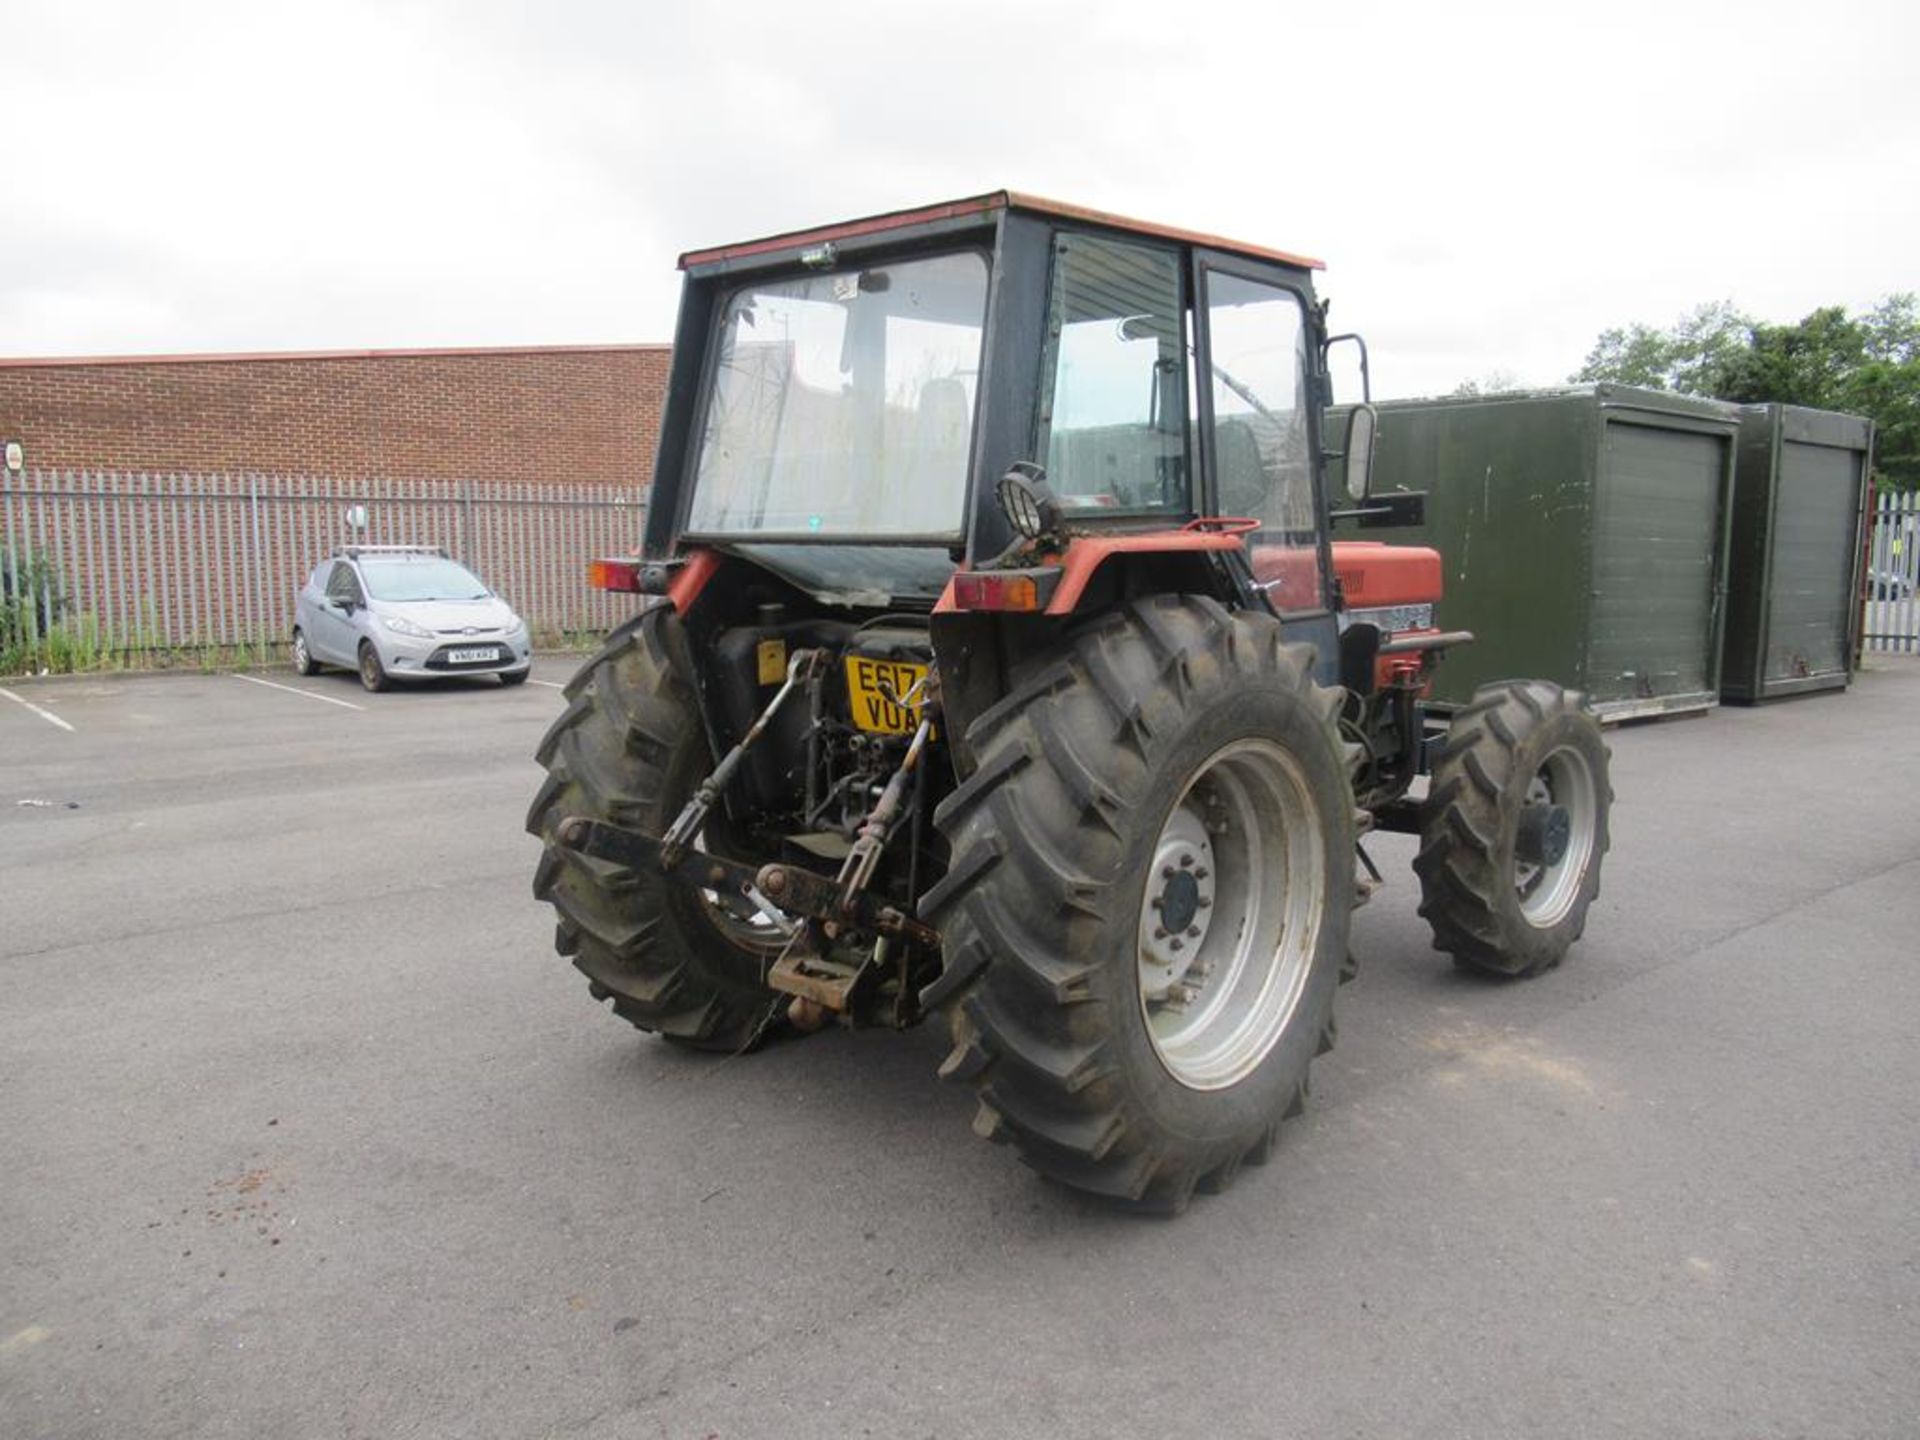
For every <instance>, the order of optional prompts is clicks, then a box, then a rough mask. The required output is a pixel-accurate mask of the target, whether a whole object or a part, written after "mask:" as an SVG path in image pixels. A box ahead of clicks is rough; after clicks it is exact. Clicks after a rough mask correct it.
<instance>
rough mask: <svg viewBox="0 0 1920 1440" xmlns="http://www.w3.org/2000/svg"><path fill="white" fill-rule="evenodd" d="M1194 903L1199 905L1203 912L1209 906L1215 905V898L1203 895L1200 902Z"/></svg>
mask: <svg viewBox="0 0 1920 1440" xmlns="http://www.w3.org/2000/svg"><path fill="white" fill-rule="evenodd" d="M1193 903H1194V904H1196V905H1198V906H1199V907H1200V908H1201V909H1202V910H1204V909H1206V908H1207V907H1208V906H1209V905H1211V904H1213V896H1211V895H1202V896H1201V897H1200V898H1199V899H1198V900H1196V901H1194V902H1193Z"/></svg>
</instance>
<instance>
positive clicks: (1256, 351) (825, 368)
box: [640, 193, 1370, 678]
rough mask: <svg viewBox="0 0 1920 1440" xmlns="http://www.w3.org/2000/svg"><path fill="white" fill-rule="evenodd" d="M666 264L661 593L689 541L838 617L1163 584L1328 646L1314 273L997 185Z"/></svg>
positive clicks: (1066, 599) (651, 544)
mask: <svg viewBox="0 0 1920 1440" xmlns="http://www.w3.org/2000/svg"><path fill="white" fill-rule="evenodd" d="M681 265H682V268H683V270H684V271H685V273H686V285H685V293H684V298H683V302H682V307H681V314H680V319H679V323H678V327H677V330H676V335H675V350H674V369H673V376H672V380H671V382H670V386H669V393H668V399H667V406H666V412H665V416H664V420H663V426H662V435H661V445H660V450H659V458H658V463H657V472H656V479H655V484H654V489H653V497H652V504H651V507H650V509H649V513H648V520H647V530H646V545H645V559H646V561H647V565H646V567H644V568H643V569H642V570H641V571H640V574H641V575H643V576H647V577H650V579H651V584H652V587H653V588H656V589H661V590H664V588H665V587H666V586H668V585H670V584H672V583H674V572H675V570H676V569H679V570H684V567H685V565H686V562H687V560H688V558H689V556H690V555H691V554H692V553H694V552H697V551H700V550H703V549H705V550H711V551H713V552H714V553H716V554H717V555H719V556H722V557H725V558H726V559H727V560H728V561H730V562H740V563H744V564H747V565H751V566H754V567H756V568H757V569H759V570H761V571H763V572H765V573H766V574H767V575H770V576H772V577H775V578H776V579H777V580H778V582H780V583H781V584H783V585H785V586H789V587H791V588H792V589H793V590H795V591H797V592H799V593H800V594H802V595H805V596H807V597H809V598H811V599H812V600H813V601H814V602H816V603H818V604H821V605H826V606H832V607H838V608H842V609H847V610H886V609H903V610H907V611H925V612H932V611H935V610H939V611H941V612H942V613H948V612H965V611H994V610H1001V611H1006V610H1020V609H1027V610H1033V611H1038V612H1040V613H1045V614H1048V615H1053V616H1064V615H1068V614H1071V613H1072V611H1073V610H1074V608H1076V607H1077V606H1079V605H1081V604H1083V603H1085V602H1086V599H1087V587H1088V586H1090V585H1092V586H1095V587H1096V590H1095V595H1096V598H1098V597H1099V596H1101V595H1104V594H1106V593H1108V592H1110V591H1114V590H1117V589H1124V588H1126V587H1127V586H1129V585H1138V584H1152V583H1160V581H1159V580H1155V579H1152V578H1143V577H1147V576H1149V575H1152V576H1159V577H1161V578H1162V579H1174V580H1177V582H1178V583H1180V584H1182V585H1184V586H1190V587H1192V586H1197V587H1198V588H1201V589H1205V590H1208V591H1219V592H1221V593H1222V594H1223V595H1228V596H1240V597H1242V598H1244V599H1248V600H1251V601H1252V603H1258V604H1262V605H1267V606H1271V608H1272V609H1273V610H1275V611H1276V612H1277V613H1279V614H1280V616H1281V617H1282V619H1283V621H1284V622H1285V623H1286V624H1287V626H1288V628H1289V629H1290V630H1292V631H1296V632H1298V633H1300V634H1301V635H1302V637H1303V638H1311V639H1312V640H1313V642H1314V643H1316V645H1317V646H1318V647H1319V648H1321V649H1323V650H1325V651H1327V652H1328V653H1329V654H1331V653H1332V651H1333V648H1334V646H1333V639H1334V636H1335V633H1336V630H1337V626H1336V624H1335V621H1334V619H1333V616H1334V611H1335V607H1336V589H1335V586H1334V584H1333V579H1334V559H1333V554H1332V552H1331V550H1330V548H1329V545H1328V536H1329V513H1330V507H1329V498H1328V497H1327V496H1326V494H1325V493H1324V491H1323V487H1322V485H1321V483H1320V481H1321V476H1322V475H1323V473H1324V470H1325V462H1326V458H1327V442H1326V437H1325V436H1324V434H1323V426H1324V409H1325V406H1326V405H1327V403H1328V402H1329V401H1330V400H1331V398H1332V397H1331V393H1330V384H1329V381H1328V378H1327V366H1326V350H1327V345H1328V336H1327V333H1326V327H1325V319H1324V307H1323V306H1321V305H1320V304H1319V302H1317V301H1316V299H1315V297H1314V291H1313V272H1314V270H1316V269H1317V268H1319V262H1318V261H1315V260H1310V259H1307V258H1304V257H1301V256H1296V255H1291V254H1286V253H1283V252H1279V251H1274V250H1269V249H1264V248H1261V247H1255V246H1248V245H1239V244H1234V243H1231V242H1228V241H1225V240H1220V239H1217V238H1214V237H1210V236H1205V235H1197V234H1192V233H1189V232H1185V231H1180V230H1174V229H1170V228H1167V227H1164V226H1155V225H1148V224H1144V223H1141V222H1137V221H1131V220H1124V219H1121V218H1118V217H1115V216H1110V215H1102V214H1098V213H1095V212H1091V211H1086V210H1082V209H1078V208H1075V207H1072V206H1067V205H1061V204H1057V203H1055V202H1051V201H1045V200H1038V199H1034V198H1031V197H1027V196H1021V195H1014V194H1008V193H998V194H993V195H986V196H981V197H977V198H975V199H971V200H964V201H958V202H954V203H951V204H946V205H939V206H932V207H928V208H926V209H921V210H912V211H904V212H899V213H896V214H892V215H885V216H879V217H875V218H872V219H867V220H861V221H855V222H851V223H848V224H843V225H837V226H831V227H826V228H822V229H818V230H810V231H803V232H798V233H795V234H789V235H782V236H775V237H772V238H769V239H764V240H757V241H752V242H748V243H745V244H740V245H732V246H724V247H720V248H717V249H712V250H702V251H695V252H693V253H691V254H688V255H686V256H684V257H683V258H682V261H681ZM1368 419H1370V415H1369V416H1368ZM1349 468H1350V473H1355V478H1356V480H1361V481H1363V479H1364V465H1361V466H1360V467H1359V468H1358V470H1357V471H1354V470H1353V467H1349ZM1009 476H1013V477H1015V478H1014V479H1013V480H1012V481H1011V482H1009V481H1008V479H1007V477H1009ZM1355 488H1356V489H1359V488H1361V487H1360V486H1359V485H1356V487H1355ZM1010 500H1011V501H1013V502H1015V503H1014V504H1013V505H1012V506H1011V508H1010V506H1009V501H1010ZM1169 532H1173V535H1172V536H1170V535H1169ZM1144 535H1158V536H1161V537H1163V539H1162V541H1160V542H1158V543H1155V544H1154V545H1152V546H1142V545H1140V544H1138V543H1137V537H1140V536H1144ZM1173 536H1177V537H1178V538H1173ZM1082 538H1084V539H1086V540H1088V541H1091V542H1092V543H1091V544H1090V545H1088V546H1087V547H1085V553H1083V554H1079V555H1072V554H1071V552H1072V551H1073V549H1074V547H1073V545H1072V544H1070V543H1067V542H1070V541H1072V540H1075V539H1082ZM1047 541H1057V542H1061V543H1057V544H1048V543H1045V542H1047ZM1036 542H1039V543H1036ZM1229 556H1231V557H1234V558H1232V559H1229V558H1227V557H1229ZM1015 560H1018V561H1020V562H1021V563H1019V564H1015V563H1013V562H1014V561H1015ZM1029 561H1031V562H1034V563H1031V564H1029V563H1026V562H1029ZM1011 569H1027V570H1038V571H1040V572H1041V573H1039V574H1038V575H1037V576H1036V577H1034V578H1035V580H1036V583H1034V584H1031V585H1028V584H1021V583H1016V582H1006V583H992V582H990V581H976V582H969V583H964V584H961V585H956V584H955V583H954V582H955V576H956V573H958V572H976V573H979V574H982V575H988V576H991V575H993V574H994V573H995V572H999V571H1006V570H1011ZM1103 571H1104V572H1109V573H1105V574H1102V573H1101V572H1103ZM1049 572H1051V573H1049ZM716 573H717V572H716ZM681 583H682V587H683V594H684V588H685V586H686V584H688V583H690V582H686V581H682V582H681ZM1329 678H1331V672H1329Z"/></svg>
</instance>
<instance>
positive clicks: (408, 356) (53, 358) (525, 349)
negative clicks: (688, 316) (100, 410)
mask: <svg viewBox="0 0 1920 1440" xmlns="http://www.w3.org/2000/svg"><path fill="white" fill-rule="evenodd" d="M672 348H673V347H672V346H671V345H669V344H666V343H664V342H660V343H650V344H644V345H632V344H629V345H451V346H443V347H438V348H433V347H420V348H414V349H405V350H232V351H207V352H205V353H201V354H166V355H42V356H18V357H8V356H0V370H29V369H36V368H43V367H51V366H87V365H227V364H234V363H239V362H255V361H262V360H434V359H446V358H456V359H458V358H466V357H479V356H498V355H599V354H609V353H617V354H626V353H635V352H653V351H659V352H666V351H669V350H671V349H672Z"/></svg>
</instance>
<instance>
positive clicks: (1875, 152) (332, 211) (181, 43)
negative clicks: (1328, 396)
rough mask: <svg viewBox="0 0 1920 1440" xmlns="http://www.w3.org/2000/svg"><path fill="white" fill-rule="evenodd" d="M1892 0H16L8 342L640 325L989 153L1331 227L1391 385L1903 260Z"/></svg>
mask: <svg viewBox="0 0 1920 1440" xmlns="http://www.w3.org/2000/svg"><path fill="white" fill-rule="evenodd" d="M1917 79H1920V6H1917V5H1915V4H1913V3H1912V0H1905V3H1882V4H1864V3H1845V0H1824V3H1818V4H1811V3H1806V0H1800V3H1796V4H1792V5H1772V4H1728V5H1713V6H1698V7H1696V6H1691V5H1688V4H1686V3H1684V0H1668V3H1665V4H1658V5H1641V4H1638V3H1620V4H1612V5H1606V6H1593V5H1585V6H1578V7H1575V6H1563V5H1554V4H1551V3H1547V0H1536V3H1533V4H1525V5H1513V6H1486V5H1473V4H1454V3H1444V0H1442V3H1434V0H1429V3H1419V4H1407V5H1397V4H1396V5H1367V4H1360V3H1346V4H1342V3H1337V0H1336V3H1329V4H1317V5H1295V4H1275V3H1264V4H1245V5H1208V4H1205V3H1200V4H1193V3H1185V4H1175V3H1165V0H1163V3H1158V4H1136V3H1131V0H1127V3H1118V0H1116V3H1079V0H1062V3H1049V0H1022V3H1001V0H966V3H961V0H947V3H942V4H937V5H923V4H916V3H913V0H893V3H886V4H860V5H856V4H844V3H838V0H811V3H806V0H792V3H786V4H781V5H775V6H761V5H757V4H744V3H737V0H736V3H729V4H725V5H712V6H707V5H694V4H687V3H673V4H669V5H654V4H648V3H642V0H627V3H616V0H605V3H593V4H585V3H583V4H567V3H562V0H544V3H518V0H494V3H470V4H454V3H386V4H364V3H351V0H328V3H326V4H306V5H298V6H296V5H283V4H275V3H271V0H249V3H243V4H233V5H226V4H201V3H192V0H175V3H153V0H148V3H134V4H89V3H82V0H0V177H4V181H3V185H0V205H3V206H4V214H3V215H0V355H9V356H21V355H58V354H97V353H112V354H121V353H139V352H149V351H192V350H259V349H267V350H271V349H319V348H326V349H333V348H374V347H406V346H432V345H507V344H552V343H575V342H604V341H649V340H666V339H668V338H669V335H670V331H671V326H672V320H673V313H674V306H675V303H676V298H677V294H678V276H677V274H676V273H675V270H674V259H675V256H676V255H677V254H678V253H679V252H680V251H682V250H685V249H689V248H694V247H696V246H701V245H707V244H712V243H717V242H722V241H727V240H734V239H743V238H747V237H749V236H753V235H759V234H764V233H767V232H770V231H777V230H785V229H793V228H797V227H800V226H803V225H807V224H812V223H816V222H824V221H829V220H834V219H842V218H847V217H850V216H854V215H859V214H865V213H870V212H872V211H876V210H887V209H896V208H900V207H902V206H908V205H913V204H918V203H922V202H927V201H932V200H936V199H948V198H953V197H956V196H960V195H968V194H975V193H979V192H981V191H985V190H991V189H998V188H1001V187H1011V188H1016V189H1025V190H1031V191H1035V192H1038V193H1040V194H1043V195H1050V196H1055V197H1057V198H1061V199H1067V200H1073V201H1077V202H1080V203H1083V204H1089V205H1094V206H1098V207H1101V208H1104V209H1109V210H1117V211H1120V212H1123V213H1127V214H1133V215H1139V216H1142V217H1146V218H1149V219H1155V220H1162V221H1166V222H1169V223H1173V224H1179V225H1184V226H1189V227H1192V228H1196V229H1202V230H1209V231H1215V232H1218V233H1223V234H1227V235H1232V236H1235V237H1240V238H1245V239H1248V240H1253V241H1258V242H1261V243H1263V244H1267V245H1271V246H1274V247H1277V248H1282V249H1289V250H1294V251H1301V252H1305V253H1308V254H1314V255H1319V256H1322V257H1323V258H1325V259H1326V261H1327V262H1328V269H1327V272H1326V274H1325V275H1324V276H1323V277H1322V285H1323V293H1325V294H1329V295H1331V296H1332V297H1333V301H1334V317H1335V319H1336V320H1337V321H1339V322H1340V324H1341V325H1342V326H1343V327H1358V328H1360V329H1362V330H1364V331H1365V332H1366V334H1367V336H1368V339H1369V341H1370V342H1371V345H1372V349H1373V355H1374V375H1375V379H1376V384H1377V387H1378V392H1379V393H1380V394H1383V395H1407V394H1420V393H1430V392H1435V391H1445V390H1449V389H1451V388H1452V387H1453V386H1454V385H1456V384H1457V383H1459V382H1460V381H1461V380H1463V379H1466V378H1470V377H1482V376H1485V375H1487V374H1489V373H1490V372H1495V371H1499V372H1506V373H1508V374H1511V375H1512V376H1514V377H1516V378H1517V379H1519V380H1521V381H1523V382H1529V383H1554V382H1558V381H1560V380H1562V379H1564V378H1565V377H1566V375H1567V374H1568V373H1569V372H1570V371H1571V370H1573V369H1574V368H1575V367H1577V366H1578V364H1579V363H1580V360H1581V359H1582V357H1583V356H1584V354H1585V353H1586V351H1587V349H1588V347H1589V346H1590V345H1591V343H1592V341H1593V339H1594V337H1595V335H1596V333H1597V332H1598V331H1599V330H1600V329H1601V328H1603V327H1605V326H1607V325H1612V324H1621V323H1625V322H1628V321H1632V320H1646V321H1649V322H1653V323H1658V324H1665V323H1668V322H1670V321H1671V320H1673V319H1674V318H1676V317H1677V316H1678V315H1679V314H1680V313H1681V312H1682V311H1684V310H1686V309H1688V308H1690V307H1692V306H1694V305H1696V304H1699V303H1701V302H1704V301H1709V300H1718V299H1731V300H1733V301H1734V302H1735V303H1736V304H1738V305H1740V306H1742V307H1744V308H1746V309H1748V310H1751V311H1753V312H1754V313H1756V314H1758V315H1760V316H1762V317H1763V318H1768V319H1775V320H1793V319H1797V318H1799V317H1800V316H1801V315H1803V314H1804V313H1805V312H1806V311H1808V310H1810V309H1812V308H1813V307H1815V306H1817V305H1821V304H1833V303H1843V304H1847V305H1849V306H1856V307H1858V306H1864V305H1866V304H1869V303H1871V302H1872V301H1874V300H1875V299H1877V298H1879V297H1880V296H1882V295H1884V294H1887V293H1889V292H1892V291H1897V290H1908V289H1915V288H1920V264H1916V257H1920V118H1916V116H1917V115H1920V105H1917V103H1916V93H1917V91H1920V86H1917V85H1916V80H1917Z"/></svg>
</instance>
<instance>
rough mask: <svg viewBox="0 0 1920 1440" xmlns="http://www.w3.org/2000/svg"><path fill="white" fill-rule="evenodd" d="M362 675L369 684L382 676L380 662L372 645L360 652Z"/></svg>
mask: <svg viewBox="0 0 1920 1440" xmlns="http://www.w3.org/2000/svg"><path fill="white" fill-rule="evenodd" d="M360 677H361V678H362V679H363V680H365V681H366V682H367V684H369V685H371V684H373V683H374V682H375V681H376V680H378V679H379V678H380V662H379V660H378V659H376V658H375V656H374V653H373V650H372V648H371V647H369V648H368V649H365V650H362V651H361V652H360Z"/></svg>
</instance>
